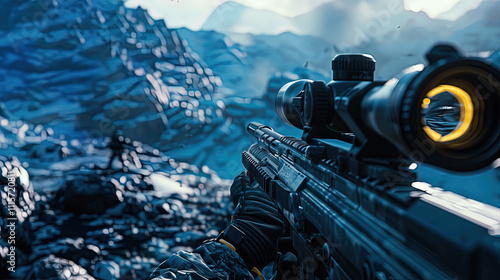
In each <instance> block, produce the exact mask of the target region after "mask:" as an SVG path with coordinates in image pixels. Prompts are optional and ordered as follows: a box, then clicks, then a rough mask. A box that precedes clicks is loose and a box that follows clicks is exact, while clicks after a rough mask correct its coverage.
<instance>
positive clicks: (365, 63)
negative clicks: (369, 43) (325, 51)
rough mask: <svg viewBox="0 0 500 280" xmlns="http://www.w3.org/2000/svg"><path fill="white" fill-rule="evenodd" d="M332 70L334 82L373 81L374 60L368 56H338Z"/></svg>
mask: <svg viewBox="0 0 500 280" xmlns="http://www.w3.org/2000/svg"><path fill="white" fill-rule="evenodd" d="M332 70H333V80H334V81H373V72H375V59H374V58H373V56H371V55H369V54H338V55H336V56H335V57H334V58H333V60H332Z"/></svg>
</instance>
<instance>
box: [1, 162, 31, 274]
mask: <svg viewBox="0 0 500 280" xmlns="http://www.w3.org/2000/svg"><path fill="white" fill-rule="evenodd" d="M0 170H1V176H0V186H1V189H0V191H1V193H0V195H1V205H0V207H1V209H0V232H1V233H2V237H4V238H2V239H0V261H1V262H0V276H1V277H2V278H4V277H6V276H7V275H9V273H10V272H12V271H13V270H15V268H16V267H19V266H22V265H26V264H28V263H29V260H28V257H29V254H30V253H31V251H32V240H33V233H32V232H31V223H30V217H31V214H32V211H33V210H34V209H35V193H34V191H33V185H32V184H31V182H30V179H29V175H28V172H27V171H26V170H25V169H24V168H23V167H22V165H21V164H20V163H19V161H18V160H17V159H15V158H6V157H1V156H0Z"/></svg>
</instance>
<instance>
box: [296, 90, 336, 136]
mask: <svg viewBox="0 0 500 280" xmlns="http://www.w3.org/2000/svg"><path fill="white" fill-rule="evenodd" d="M333 106H334V105H333V96H332V93H331V90H329V88H328V87H327V86H326V84H325V82H323V81H314V82H310V83H306V84H305V86H304V108H303V110H304V122H305V125H307V126H310V127H318V126H323V125H325V124H327V123H328V122H329V119H330V115H331V113H332V111H333Z"/></svg>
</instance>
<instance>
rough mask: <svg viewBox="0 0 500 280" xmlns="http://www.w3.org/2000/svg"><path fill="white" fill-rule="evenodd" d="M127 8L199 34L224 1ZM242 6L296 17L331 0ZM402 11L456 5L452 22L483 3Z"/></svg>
mask: <svg viewBox="0 0 500 280" xmlns="http://www.w3.org/2000/svg"><path fill="white" fill-rule="evenodd" d="M126 1H127V2H126V3H127V4H126V5H127V6H128V7H137V6H138V5H141V6H142V7H143V8H145V9H147V10H148V11H149V13H150V14H151V15H152V16H153V17H154V18H164V19H165V20H166V22H167V25H168V26H169V27H172V28H176V27H188V28H190V29H193V30H198V29H199V28H200V27H201V25H202V24H203V22H205V20H206V19H207V18H208V16H210V14H211V13H212V11H213V10H214V9H215V8H216V7H217V6H218V5H220V4H221V3H223V2H226V1H227V0H126ZM234 1H235V2H239V3H241V4H244V5H247V6H250V7H254V8H258V9H267V10H272V11H274V12H276V13H279V14H282V15H286V16H295V15H298V14H301V13H304V12H306V11H308V10H311V9H313V8H315V7H317V6H318V5H321V4H322V3H325V2H328V1H332V0H308V1H304V0H234ZM404 1H405V8H406V9H407V10H412V11H425V12H426V13H427V14H428V15H429V16H431V17H438V16H439V15H440V14H442V13H445V12H447V11H449V10H450V9H452V8H453V7H454V6H455V4H457V3H458V2H460V1H461V2H462V3H461V5H460V6H461V8H460V9H457V11H453V10H452V11H451V13H447V14H446V18H447V19H454V18H456V17H457V16H460V14H462V13H464V12H465V11H467V10H469V9H472V8H474V7H476V6H477V5H478V4H479V3H480V2H481V1H482V0H404Z"/></svg>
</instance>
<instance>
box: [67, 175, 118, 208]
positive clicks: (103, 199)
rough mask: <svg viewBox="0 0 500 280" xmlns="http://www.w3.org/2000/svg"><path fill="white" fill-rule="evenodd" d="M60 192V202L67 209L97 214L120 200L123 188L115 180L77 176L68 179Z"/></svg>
mask: <svg viewBox="0 0 500 280" xmlns="http://www.w3.org/2000/svg"><path fill="white" fill-rule="evenodd" d="M62 192H63V193H64V194H63V197H62V203H63V205H64V207H65V209H67V210H68V211H71V212H74V213H80V214H84V213H85V214H90V213H95V214H99V213H103V212H104V211H105V210H106V209H108V208H110V207H112V206H114V205H116V204H119V203H120V202H122V201H123V192H124V189H123V186H122V185H120V183H119V182H117V181H116V180H110V181H103V180H101V179H99V178H93V177H84V176H79V177H77V178H76V179H74V180H72V181H68V182H67V184H66V187H65V188H64V190H63V191H62Z"/></svg>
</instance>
